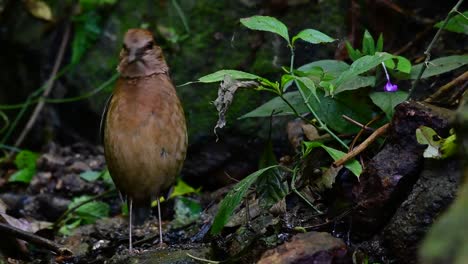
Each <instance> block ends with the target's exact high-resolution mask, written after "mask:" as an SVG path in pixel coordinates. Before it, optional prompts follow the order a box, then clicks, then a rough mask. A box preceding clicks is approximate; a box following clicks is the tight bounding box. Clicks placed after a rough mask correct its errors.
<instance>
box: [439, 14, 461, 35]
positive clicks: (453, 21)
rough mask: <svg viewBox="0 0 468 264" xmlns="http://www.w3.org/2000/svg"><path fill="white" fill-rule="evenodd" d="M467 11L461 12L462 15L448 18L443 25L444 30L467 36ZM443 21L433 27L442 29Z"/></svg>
mask: <svg viewBox="0 0 468 264" xmlns="http://www.w3.org/2000/svg"><path fill="white" fill-rule="evenodd" d="M467 17H468V11H465V12H463V13H462V14H457V15H455V16H453V17H451V18H450V20H449V21H448V22H447V25H445V27H444V29H445V30H448V31H452V32H456V33H463V34H468V19H467ZM443 23H444V21H440V22H438V23H437V24H435V25H434V27H436V28H440V27H442V24H443Z"/></svg>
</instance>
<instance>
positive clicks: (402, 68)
mask: <svg viewBox="0 0 468 264" xmlns="http://www.w3.org/2000/svg"><path fill="white" fill-rule="evenodd" d="M394 60H396V62H397V63H396V64H395V62H394ZM384 63H385V67H387V68H388V69H392V70H397V71H399V72H403V73H406V74H409V73H411V62H410V61H409V60H408V59H407V58H405V57H402V56H395V57H394V58H393V59H391V60H387V61H385V62H384Z"/></svg>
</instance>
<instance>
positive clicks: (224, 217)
mask: <svg viewBox="0 0 468 264" xmlns="http://www.w3.org/2000/svg"><path fill="white" fill-rule="evenodd" d="M276 167H277V166H276V165H273V166H269V167H266V168H263V169H261V170H258V171H256V172H254V173H252V174H250V175H249V176H247V177H246V178H244V179H243V180H242V181H240V182H238V183H237V184H236V185H235V186H234V188H233V189H232V190H231V191H229V193H228V194H227V195H226V197H224V199H223V200H222V201H221V204H220V206H219V210H218V213H217V214H216V217H215V219H214V221H213V225H212V226H211V234H213V235H216V234H218V233H219V232H221V229H223V227H224V225H225V224H226V223H227V222H228V221H229V218H230V217H231V216H232V213H233V212H234V210H235V209H236V208H237V207H238V206H239V205H240V203H241V201H242V199H243V198H244V197H245V195H246V194H247V191H248V189H249V188H250V186H251V185H252V184H253V183H255V182H256V181H257V179H258V177H259V176H260V175H262V174H263V173H265V172H267V171H268V170H270V169H272V168H276Z"/></svg>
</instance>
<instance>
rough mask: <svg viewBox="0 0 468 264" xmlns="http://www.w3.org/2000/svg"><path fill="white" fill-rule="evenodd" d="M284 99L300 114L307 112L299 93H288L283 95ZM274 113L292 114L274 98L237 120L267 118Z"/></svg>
mask: <svg viewBox="0 0 468 264" xmlns="http://www.w3.org/2000/svg"><path fill="white" fill-rule="evenodd" d="M284 99H286V100H288V101H289V102H291V103H292V104H293V106H295V107H296V109H297V110H298V111H300V113H304V112H306V111H307V108H306V106H305V105H304V102H303V101H302V97H301V95H300V94H299V92H297V91H295V92H289V93H285V94H284ZM273 111H274V113H275V115H276V116H278V115H292V114H294V112H293V111H292V110H291V108H289V106H288V105H287V104H286V103H285V102H284V101H283V100H282V99H281V98H280V97H275V98H273V99H271V100H270V101H268V102H266V103H264V104H263V105H261V106H259V107H257V108H256V109H254V110H252V111H251V112H249V113H247V114H245V115H243V116H241V117H239V119H243V118H250V117H269V116H271V113H272V112H273Z"/></svg>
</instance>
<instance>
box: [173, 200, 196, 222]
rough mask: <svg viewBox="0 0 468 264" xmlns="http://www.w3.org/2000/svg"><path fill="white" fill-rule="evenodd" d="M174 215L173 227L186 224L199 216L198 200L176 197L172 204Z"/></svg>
mask: <svg viewBox="0 0 468 264" xmlns="http://www.w3.org/2000/svg"><path fill="white" fill-rule="evenodd" d="M174 212H175V217H174V220H173V221H172V226H173V227H174V228H180V227H183V226H187V225H189V224H191V223H193V222H195V221H197V220H198V219H199V218H200V215H201V212H202V207H201V205H200V203H199V202H197V201H195V200H193V199H190V198H186V197H177V199H176V201H175V204H174Z"/></svg>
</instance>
